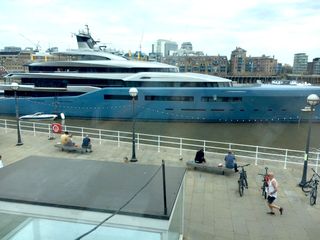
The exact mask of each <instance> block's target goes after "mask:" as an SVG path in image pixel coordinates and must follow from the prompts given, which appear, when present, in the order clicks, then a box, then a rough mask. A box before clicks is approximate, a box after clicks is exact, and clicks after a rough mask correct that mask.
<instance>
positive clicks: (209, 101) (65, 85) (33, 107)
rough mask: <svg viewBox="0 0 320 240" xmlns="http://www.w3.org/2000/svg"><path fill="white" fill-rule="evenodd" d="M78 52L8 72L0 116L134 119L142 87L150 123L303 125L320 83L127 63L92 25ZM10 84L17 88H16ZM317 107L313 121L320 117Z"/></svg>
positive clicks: (141, 106) (141, 112)
mask: <svg viewBox="0 0 320 240" xmlns="http://www.w3.org/2000/svg"><path fill="white" fill-rule="evenodd" d="M77 41H78V46H79V49H77V50H75V51H66V52H58V53H52V54H53V55H54V56H55V60H52V61H43V62H32V63H30V64H28V70H29V71H28V72H27V73H10V74H8V75H7V76H6V79H5V83H4V84H2V85H1V86H0V89H2V90H3V91H4V93H3V96H1V97H0V114H3V115H14V114H15V93H16V96H17V98H18V105H19V113H20V115H27V114H33V113H36V112H43V113H51V114H60V113H63V114H64V115H65V116H66V117H67V118H70V117H74V118H99V119H118V120H120V119H124V120H126V119H127V120H128V119H132V118H133V107H132V97H131V96H130V95H129V89H130V88H132V87H135V88H137V90H138V95H137V96H136V97H135V116H134V117H135V118H136V119H140V120H145V121H149V120H150V121H186V122H188V121H196V122H297V121H304V120H307V119H308V118H309V117H310V114H308V113H305V112H304V111H302V110H301V109H303V108H305V106H306V105H307V102H306V99H307V97H308V96H309V95H310V94H317V95H320V87H318V86H308V85H300V86H299V85H295V86H292V85H272V84H269V85H265V84H260V85H259V84H256V85H251V86H233V83H232V81H231V80H229V79H225V78H220V77H216V76H209V75H203V74H196V73H179V71H178V68H177V67H175V66H171V65H167V64H162V63H157V62H146V61H133V60H127V59H125V58H123V57H121V56H119V55H117V54H115V53H111V52H108V51H106V50H105V49H102V48H96V47H95V46H96V44H97V42H96V41H94V40H93V39H92V37H91V35H90V33H89V30H88V29H87V31H86V32H81V33H79V34H77ZM12 82H17V83H18V84H19V88H18V89H16V90H14V89H13V88H12V85H11V84H12ZM319 116H320V115H319V110H318V109H316V111H315V112H314V119H315V120H319V119H320V118H319Z"/></svg>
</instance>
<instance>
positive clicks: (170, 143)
mask: <svg viewBox="0 0 320 240" xmlns="http://www.w3.org/2000/svg"><path fill="white" fill-rule="evenodd" d="M16 126H17V125H16V121H15V120H7V119H0V128H4V129H5V132H7V130H8V129H15V128H16ZM20 129H21V132H22V133H23V132H25V131H26V132H32V133H33V135H34V136H36V134H38V133H42V134H48V136H49V138H50V137H53V135H54V134H53V132H52V126H51V124H50V123H40V122H32V121H20ZM62 131H69V132H71V133H72V134H73V136H77V137H81V138H83V137H84V136H85V135H86V134H88V135H89V136H90V138H92V139H94V140H97V141H98V142H99V144H102V143H103V142H104V141H112V142H116V143H117V146H118V147H120V145H121V144H122V143H127V144H128V143H131V142H132V133H131V132H124V131H114V130H106V129H96V128H86V127H78V126H69V125H63V130H62ZM143 145H145V146H150V147H154V148H155V151H157V152H161V151H162V150H163V149H168V148H169V149H173V150H174V151H175V150H176V151H177V153H179V155H180V156H182V155H183V152H184V151H190V150H191V151H197V150H199V149H200V148H203V149H204V151H205V153H206V154H210V153H211V154H215V155H218V156H219V155H221V158H220V159H223V156H224V155H225V154H226V152H227V151H229V150H231V151H232V152H234V153H235V154H236V156H237V158H243V159H246V160H251V161H252V162H254V163H255V165H258V164H259V163H262V164H265V163H264V162H265V161H267V162H275V163H280V164H282V165H283V168H284V169H286V168H287V164H294V165H302V164H303V161H304V155H305V152H304V151H301V150H293V149H282V148H273V147H264V146H254V145H246V144H238V143H226V142H218V141H208V140H199V139H189V138H178V137H170V136H161V135H151V134H144V133H136V146H137V148H138V149H139V148H140V146H143ZM319 158H320V149H315V150H314V149H311V151H309V162H308V164H309V166H312V167H315V168H316V169H318V165H319ZM188 160H191V159H188Z"/></svg>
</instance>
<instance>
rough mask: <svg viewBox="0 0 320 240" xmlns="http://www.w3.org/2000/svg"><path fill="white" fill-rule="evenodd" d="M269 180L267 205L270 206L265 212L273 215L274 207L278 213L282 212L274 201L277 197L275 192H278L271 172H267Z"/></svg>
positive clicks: (276, 183)
mask: <svg viewBox="0 0 320 240" xmlns="http://www.w3.org/2000/svg"><path fill="white" fill-rule="evenodd" d="M268 176H269V182H268V192H267V193H268V198H267V202H268V207H269V208H270V212H267V213H268V214H271V215H275V212H274V209H278V210H279V212H280V214H281V215H282V214H283V208H282V207H280V206H278V205H276V204H275V203H274V202H275V201H276V199H277V195H278V194H277V193H278V188H279V187H278V182H277V180H276V179H275V178H274V174H273V172H269V175H268Z"/></svg>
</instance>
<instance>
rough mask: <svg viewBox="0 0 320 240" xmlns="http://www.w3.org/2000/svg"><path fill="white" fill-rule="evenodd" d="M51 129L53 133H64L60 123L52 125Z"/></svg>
mask: <svg viewBox="0 0 320 240" xmlns="http://www.w3.org/2000/svg"><path fill="white" fill-rule="evenodd" d="M51 129H52V132H54V133H61V132H62V125H61V124H60V123H52V124H51Z"/></svg>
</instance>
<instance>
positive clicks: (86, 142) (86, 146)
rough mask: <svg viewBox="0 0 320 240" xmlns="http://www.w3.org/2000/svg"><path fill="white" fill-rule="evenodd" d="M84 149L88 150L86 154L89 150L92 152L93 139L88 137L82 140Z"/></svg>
mask: <svg viewBox="0 0 320 240" xmlns="http://www.w3.org/2000/svg"><path fill="white" fill-rule="evenodd" d="M81 147H82V148H84V149H86V152H87V151H88V150H89V152H92V145H91V139H90V138H89V136H88V135H86V136H85V138H84V139H83V140H82V145H81Z"/></svg>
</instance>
